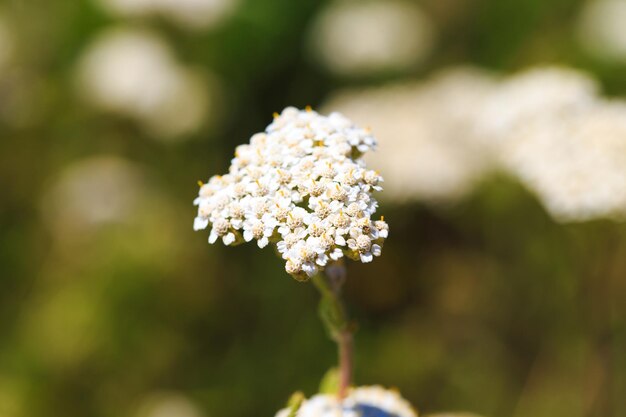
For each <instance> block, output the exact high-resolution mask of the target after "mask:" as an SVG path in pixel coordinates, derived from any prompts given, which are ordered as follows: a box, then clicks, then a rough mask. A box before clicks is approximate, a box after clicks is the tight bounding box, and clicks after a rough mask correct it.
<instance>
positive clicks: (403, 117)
mask: <svg viewBox="0 0 626 417" xmlns="http://www.w3.org/2000/svg"><path fill="white" fill-rule="evenodd" d="M494 88H495V81H494V80H493V79H492V77H491V76H490V75H489V74H488V73H486V72H483V71H480V70H477V69H470V68H458V69H454V70H448V71H444V72H443V73H441V74H438V75H436V76H434V77H432V78H431V79H429V80H427V81H424V82H420V83H411V84H398V85H391V86H383V87H379V88H373V89H369V90H356V91H347V92H343V93H339V94H337V95H335V96H333V97H331V98H330V100H329V101H327V103H326V104H325V106H324V107H325V109H326V111H331V110H336V111H339V112H341V113H343V114H345V115H346V116H348V117H350V118H351V119H353V120H355V122H356V123H359V124H363V125H367V126H369V127H371V129H372V132H373V134H375V135H376V136H377V137H378V138H379V142H380V144H381V146H380V148H379V149H378V151H377V152H374V153H372V154H368V155H367V156H366V160H367V161H368V163H370V164H373V166H376V167H378V168H379V169H380V171H381V173H382V175H383V176H384V177H385V178H386V179H387V181H386V183H385V184H386V186H385V193H383V195H382V198H383V199H388V200H396V201H405V200H415V199H419V200H426V201H433V202H449V201H454V200H456V199H458V198H460V197H462V196H463V195H464V194H466V193H467V192H469V191H470V190H471V189H472V188H473V186H474V184H475V182H476V181H477V180H479V179H480V177H481V176H482V175H483V174H484V173H485V172H486V171H487V170H488V169H489V168H490V166H491V164H490V162H491V161H490V155H489V152H488V150H487V149H485V148H484V147H480V146H477V144H476V142H477V141H476V140H474V139H473V138H472V137H471V136H472V131H473V130H474V127H473V123H474V121H475V118H476V115H477V112H478V111H479V110H480V108H481V103H483V102H484V101H485V100H486V97H487V95H488V94H489V93H490V92H491V91H492V90H493V89H494Z"/></svg>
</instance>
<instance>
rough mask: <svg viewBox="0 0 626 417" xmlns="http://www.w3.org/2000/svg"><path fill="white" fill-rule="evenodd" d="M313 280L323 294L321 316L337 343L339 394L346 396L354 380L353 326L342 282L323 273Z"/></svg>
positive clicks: (342, 396)
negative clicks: (343, 296) (343, 294)
mask: <svg viewBox="0 0 626 417" xmlns="http://www.w3.org/2000/svg"><path fill="white" fill-rule="evenodd" d="M312 281H313V284H315V287H316V288H317V289H318V290H319V292H320V294H321V296H322V298H321V300H320V305H319V315H320V318H321V319H322V322H323V323H324V327H325V328H326V331H327V332H328V335H329V336H330V338H331V339H332V340H334V341H335V342H336V343H337V347H338V353H339V366H338V368H339V386H338V389H337V395H338V396H339V398H344V397H345V396H346V393H347V390H348V387H349V386H350V383H351V382H352V352H353V338H352V333H353V326H352V324H351V322H350V321H349V320H348V318H347V314H346V310H345V307H344V305H343V303H342V301H341V295H340V294H341V286H342V282H341V280H331V279H329V277H328V276H326V275H322V274H318V275H316V276H314V277H313V278H312Z"/></svg>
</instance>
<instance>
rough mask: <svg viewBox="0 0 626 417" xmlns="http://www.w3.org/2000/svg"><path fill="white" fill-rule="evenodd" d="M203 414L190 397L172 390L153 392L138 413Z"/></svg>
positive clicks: (157, 416) (147, 416) (145, 416)
mask: <svg viewBox="0 0 626 417" xmlns="http://www.w3.org/2000/svg"><path fill="white" fill-rule="evenodd" d="M203 415H204V414H203V413H202V412H201V411H200V409H199V408H198V407H197V406H196V405H195V404H194V403H193V402H192V401H191V400H190V399H189V398H187V397H185V396H184V395H181V394H178V393H171V392H162V393H153V394H151V395H149V396H147V397H146V398H145V399H144V400H143V401H142V403H141V405H140V407H139V410H138V412H137V414H136V416H137V417H202V416H203Z"/></svg>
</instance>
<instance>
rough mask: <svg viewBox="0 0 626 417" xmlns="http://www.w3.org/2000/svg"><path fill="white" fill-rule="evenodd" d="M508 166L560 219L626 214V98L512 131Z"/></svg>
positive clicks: (505, 160) (504, 156)
mask: <svg viewBox="0 0 626 417" xmlns="http://www.w3.org/2000/svg"><path fill="white" fill-rule="evenodd" d="M511 133H512V134H511V138H510V140H509V142H508V144H507V145H506V147H505V148H504V150H503V151H502V152H501V159H502V160H503V163H504V164H505V166H506V168H507V169H508V170H509V171H510V172H512V173H513V174H515V175H516V176H517V177H518V178H520V179H521V181H522V182H523V183H524V184H525V185H526V186H527V187H528V188H529V189H531V190H532V191H534V192H535V193H537V195H538V196H539V197H540V199H541V201H542V203H543V204H544V205H545V206H546V208H547V209H548V211H549V212H550V213H551V214H552V215H553V216H554V217H555V218H556V219H557V220H560V221H566V222H570V221H586V220H591V219H595V218H614V219H620V218H624V216H625V215H626V103H624V102H616V103H610V102H609V103H601V104H600V103H599V104H597V105H595V106H593V107H592V108H590V109H588V110H587V111H585V112H584V113H582V114H581V113H572V114H570V115H569V116H567V117H562V118H560V119H555V120H553V121H551V122H549V123H546V122H545V121H543V122H535V123H530V124H528V125H527V126H526V128H525V129H523V130H521V131H518V132H511Z"/></svg>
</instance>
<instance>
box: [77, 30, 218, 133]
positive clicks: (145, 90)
mask: <svg viewBox="0 0 626 417" xmlns="http://www.w3.org/2000/svg"><path fill="white" fill-rule="evenodd" d="M79 88H80V90H81V93H82V94H83V95H84V96H85V98H86V99H87V100H88V101H90V102H91V103H92V104H94V105H96V106H98V107H100V108H102V109H103V110H106V111H110V112H114V113H119V114H122V115H125V116H127V117H131V118H133V119H135V120H136V121H137V122H138V123H140V124H141V126H143V127H144V129H145V130H146V131H147V132H148V133H149V134H150V135H152V136H154V137H156V138H158V139H162V140H173V139H176V138H180V137H183V136H184V135H188V134H191V133H193V132H194V131H196V130H197V129H198V128H199V127H200V126H201V125H202V124H203V122H205V118H206V117H207V116H208V114H209V113H210V112H209V106H210V104H211V103H210V98H211V97H209V94H208V91H209V86H208V85H207V80H206V78H205V77H202V76H200V74H199V72H197V71H194V70H192V69H189V68H186V67H184V66H182V65H180V64H179V63H177V62H176V61H175V59H174V57H173V55H172V52H171V51H170V49H169V48H168V47H167V45H166V44H165V43H164V42H163V41H162V40H161V39H160V38H159V37H157V36H156V35H155V34H153V33H150V32H146V31H141V30H131V29H113V30H109V31H107V32H105V33H103V34H102V35H101V36H100V37H99V38H98V39H97V40H96V41H95V42H94V43H93V45H91V47H90V48H89V49H88V51H87V52H86V53H85V55H84V56H83V58H82V61H81V63H80V67H79Z"/></svg>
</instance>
